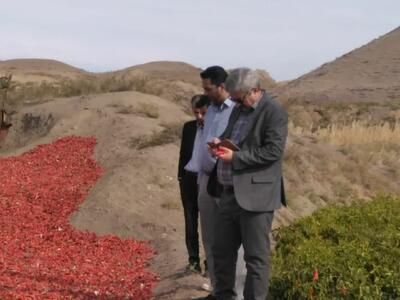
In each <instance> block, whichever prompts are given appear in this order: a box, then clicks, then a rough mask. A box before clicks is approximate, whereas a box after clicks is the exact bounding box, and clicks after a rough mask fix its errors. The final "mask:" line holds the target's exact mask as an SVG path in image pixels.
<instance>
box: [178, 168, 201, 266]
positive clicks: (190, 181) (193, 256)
mask: <svg viewBox="0 0 400 300" xmlns="http://www.w3.org/2000/svg"><path fill="white" fill-rule="evenodd" d="M179 187H180V191H181V199H182V205H183V212H184V216H185V240H186V248H187V251H188V255H189V263H194V262H197V263H198V262H200V258H199V233H198V224H199V221H198V220H199V208H198V205H197V196H198V186H197V174H196V173H192V172H185V175H184V176H183V177H182V179H181V180H180V181H179Z"/></svg>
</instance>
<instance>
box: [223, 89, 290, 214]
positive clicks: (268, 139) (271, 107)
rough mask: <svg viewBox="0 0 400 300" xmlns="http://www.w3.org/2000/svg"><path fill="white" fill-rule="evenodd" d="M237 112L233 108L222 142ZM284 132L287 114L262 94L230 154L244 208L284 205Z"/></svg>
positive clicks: (270, 208)
mask: <svg viewBox="0 0 400 300" xmlns="http://www.w3.org/2000/svg"><path fill="white" fill-rule="evenodd" d="M239 113H240V108H238V107H236V108H234V110H233V111H232V114H231V116H230V119H229V122H228V126H227V128H226V130H225V132H224V133H223V134H222V136H221V137H220V138H221V139H224V138H229V136H230V135H231V132H232V129H233V125H234V124H235V122H236V120H237V119H238V117H239ZM287 133H288V116H287V113H286V111H285V110H284V109H283V108H282V106H281V105H280V104H279V103H278V102H276V101H275V100H272V99H271V98H269V97H268V95H267V94H266V93H264V95H263V96H262V98H261V99H260V102H259V103H258V105H257V107H256V109H255V111H254V112H253V113H252V115H251V117H250V119H249V121H248V123H247V125H246V128H245V132H244V134H243V135H242V140H241V141H240V143H239V145H238V146H239V147H240V151H237V152H235V153H234V155H233V161H232V168H233V188H234V193H235V198H236V200H237V202H238V204H239V205H240V206H241V207H242V208H243V209H245V210H248V211H254V212H264V211H273V210H275V209H278V208H279V207H281V203H282V204H284V205H286V198H285V191H284V185H283V177H282V161H283V152H284V148H285V144H286V138H287Z"/></svg>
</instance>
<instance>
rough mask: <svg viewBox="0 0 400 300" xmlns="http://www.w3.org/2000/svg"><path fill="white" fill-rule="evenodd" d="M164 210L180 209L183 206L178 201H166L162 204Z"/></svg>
mask: <svg viewBox="0 0 400 300" xmlns="http://www.w3.org/2000/svg"><path fill="white" fill-rule="evenodd" d="M161 207H162V208H164V209H179V208H180V207H181V204H180V203H179V202H178V201H177V200H171V199H170V200H166V201H164V202H163V203H162V204H161Z"/></svg>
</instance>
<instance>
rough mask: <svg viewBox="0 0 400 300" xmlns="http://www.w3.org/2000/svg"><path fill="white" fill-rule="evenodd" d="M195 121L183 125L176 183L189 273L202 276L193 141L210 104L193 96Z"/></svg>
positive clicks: (206, 99) (196, 162)
mask: <svg viewBox="0 0 400 300" xmlns="http://www.w3.org/2000/svg"><path fill="white" fill-rule="evenodd" d="M191 104H192V110H193V114H194V116H195V118H196V119H195V120H193V121H189V122H186V123H185V124H184V125H183V130H182V142H181V149H180V155H179V166H178V181H179V187H180V192H181V199H182V205H183V211H184V216H185V240H186V248H187V251H188V255H189V265H188V267H187V268H188V270H190V271H192V272H199V273H201V267H200V256H199V234H198V216H199V210H198V206H197V195H198V187H197V172H198V155H197V153H198V151H197V149H196V148H198V145H197V143H196V139H197V140H199V138H198V136H199V135H200V134H201V133H202V130H203V126H204V115H205V113H206V112H207V109H208V106H209V105H210V100H209V98H208V97H207V96H205V95H196V96H194V97H193V98H192V99H191Z"/></svg>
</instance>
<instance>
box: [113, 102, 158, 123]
mask: <svg viewBox="0 0 400 300" xmlns="http://www.w3.org/2000/svg"><path fill="white" fill-rule="evenodd" d="M110 107H114V108H118V110H117V113H119V114H125V115H131V114H133V115H139V116H144V117H147V118H152V119H157V118H158V117H159V116H160V114H159V112H158V107H157V106H155V105H154V104H151V103H143V102H140V103H139V104H138V105H137V106H136V107H134V106H132V105H129V106H125V105H119V104H113V105H110Z"/></svg>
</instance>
